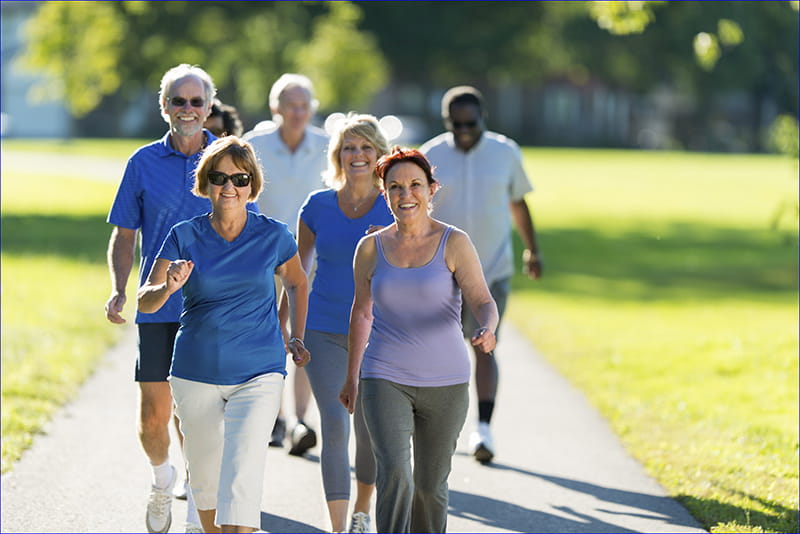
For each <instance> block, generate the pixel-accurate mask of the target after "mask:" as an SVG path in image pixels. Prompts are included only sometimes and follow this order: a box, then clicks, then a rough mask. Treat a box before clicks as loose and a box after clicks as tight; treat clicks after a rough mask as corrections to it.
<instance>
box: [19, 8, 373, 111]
mask: <svg viewBox="0 0 800 534" xmlns="http://www.w3.org/2000/svg"><path fill="white" fill-rule="evenodd" d="M358 20H359V10H358V8H357V7H356V6H354V5H352V4H351V3H349V2H331V3H326V2H202V3H195V2H108V1H100V2H43V3H42V6H41V8H40V9H39V10H38V11H37V13H36V15H35V16H34V17H33V19H32V20H31V22H30V36H31V43H30V47H29V52H28V53H27V54H26V55H25V56H24V58H23V63H24V64H26V65H28V66H29V67H30V68H34V69H38V70H40V71H43V72H46V73H48V74H50V75H51V80H52V81H53V83H56V84H61V86H63V90H62V91H52V90H48V91H46V93H47V95H48V96H50V97H53V98H60V97H61V96H63V97H64V98H66V100H67V102H68V105H69V108H70V110H71V111H72V112H73V114H75V115H76V116H80V115H83V114H85V113H87V112H89V111H91V110H93V109H94V108H95V107H96V106H97V105H98V104H99V102H100V99H101V98H103V97H105V96H109V95H112V94H114V93H115V92H116V91H117V90H119V91H120V92H121V93H122V94H123V96H125V97H126V98H135V97H137V96H138V95H139V93H140V91H141V90H142V89H144V90H147V91H151V92H155V90H156V88H157V87H158V83H159V81H160V78H161V76H162V75H163V73H164V72H165V71H166V70H167V69H169V68H170V67H172V66H174V65H177V64H178V63H192V64H198V65H200V66H202V67H203V68H205V69H206V70H207V71H208V72H209V74H211V76H212V77H213V78H214V81H215V83H216V84H217V86H218V87H219V88H220V89H221V95H222V97H223V99H225V100H227V101H230V102H232V103H234V104H235V105H236V106H237V107H239V108H240V109H241V110H242V111H245V112H253V113H255V112H259V113H263V112H264V111H265V110H266V109H268V103H267V98H268V93H269V87H270V86H271V85H272V83H273V82H274V81H275V80H276V79H277V78H278V76H280V74H281V73H283V72H287V71H304V70H306V69H310V70H313V71H314V72H316V73H319V75H320V76H324V83H325V84H326V92H327V94H326V98H329V99H332V100H329V101H323V104H324V105H326V106H330V107H331V108H342V107H346V106H350V105H364V103H365V102H368V100H369V99H370V98H371V97H372V95H374V94H375V93H376V92H377V91H378V90H379V89H380V88H381V87H382V85H383V83H384V82H385V77H386V75H385V73H386V67H385V62H384V60H383V57H382V56H381V52H380V50H378V49H377V47H376V46H374V44H373V41H372V38H371V37H370V35H369V34H368V33H366V32H364V31H362V30H360V29H359V28H358V27H357V23H358ZM312 28H314V31H313V32H312ZM299 54H301V55H302V56H303V59H302V61H299V60H298V55H299ZM359 61H360V62H361V66H362V67H366V68H368V69H370V70H368V71H363V72H361V71H358V72H356V73H355V74H354V71H355V69H354V67H353V65H355V64H356V63H357V62H359ZM315 81H316V82H317V83H322V80H315ZM154 106H155V104H154Z"/></svg>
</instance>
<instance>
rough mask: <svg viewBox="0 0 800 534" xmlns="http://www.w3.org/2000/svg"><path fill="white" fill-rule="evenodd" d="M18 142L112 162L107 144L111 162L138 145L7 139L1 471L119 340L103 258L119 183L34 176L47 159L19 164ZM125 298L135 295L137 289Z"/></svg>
mask: <svg viewBox="0 0 800 534" xmlns="http://www.w3.org/2000/svg"><path fill="white" fill-rule="evenodd" d="M18 144H23V145H24V147H22V148H21V150H25V149H27V150H28V151H30V152H33V151H36V152H39V153H41V152H47V151H50V150H51V147H52V146H59V147H61V150H63V151H64V153H67V154H81V153H82V154H91V153H93V150H96V151H97V153H100V154H103V156H104V157H111V155H110V153H107V152H106V150H107V149H108V148H109V147H110V146H113V151H112V152H113V157H120V156H119V154H121V153H123V151H125V152H126V154H128V155H129V154H130V152H131V147H132V146H135V145H131V142H130V141H128V142H127V148H125V149H120V148H119V147H120V146H121V145H122V143H121V142H119V141H115V142H110V143H109V142H99V143H98V142H95V141H90V142H78V143H70V144H68V145H65V144H63V143H61V142H52V143H48V142H45V143H41V142H24V143H16V142H11V143H8V142H7V141H5V140H4V141H3V145H2V150H3V158H2V160H3V168H2V171H3V174H2V193H1V196H0V199H1V201H0V209H2V236H3V241H2V245H3V248H2V256H1V258H0V262H1V263H2V266H1V269H2V286H3V298H2V311H1V312H0V313H2V321H3V323H2V331H3V335H2V346H1V349H2V406H3V409H2V472H6V471H7V470H8V469H10V468H11V466H12V465H13V463H14V462H15V461H16V460H17V459H18V458H19V456H20V454H21V453H22V451H24V450H25V449H26V448H27V447H28V446H30V444H31V442H32V440H33V437H34V435H35V434H36V433H37V432H39V431H41V429H42V426H43V425H44V423H45V422H47V420H48V419H49V417H50V415H51V414H52V413H53V411H54V410H56V409H57V408H58V407H60V406H61V405H63V404H64V402H66V401H67V400H68V399H70V398H72V396H73V395H74V394H75V392H76V391H77V389H78V387H79V386H80V385H81V383H82V382H83V381H84V380H85V379H86V377H87V376H89V374H90V373H91V372H92V370H93V368H94V366H95V364H96V363H97V362H98V360H99V359H100V357H101V356H102V355H103V354H104V352H105V350H106V349H107V348H108V347H109V346H110V345H111V344H112V343H113V342H114V341H115V340H116V339H118V337H119V334H121V331H120V329H118V328H114V327H112V326H111V325H110V323H108V321H106V319H105V316H104V313H103V305H104V303H105V301H106V299H107V298H108V294H109V291H110V282H109V275H108V268H107V267H106V262H105V250H106V245H107V243H108V237H109V234H110V232H111V227H110V225H108V224H106V222H105V217H106V213H107V211H108V208H109V206H110V203H111V201H112V199H113V197H114V193H115V192H116V183H113V182H111V181H109V180H108V178H107V177H103V176H88V175H87V176H86V178H85V179H78V178H74V177H72V176H73V175H81V174H84V175H85V174H86V173H87V172H89V171H87V168H81V169H79V170H76V169H65V170H64V172H63V173H51V174H46V173H42V172H41V171H38V172H36V174H35V175H32V174H31V168H37V169H40V168H41V167H40V166H39V165H37V163H42V161H41V156H40V155H38V154H37V157H36V159H32V160H31V162H30V165H21V166H17V165H12V164H10V163H8V161H9V159H10V158H6V157H5V156H6V155H7V151H8V150H17V148H18ZM56 152H58V151H56ZM118 178H119V177H117V179H118ZM103 180H104V181H103ZM132 281H133V280H132ZM128 291H129V294H131V295H132V294H133V292H134V291H135V284H134V283H132V284H130V285H129V290H128ZM126 316H127V317H131V313H130V310H129V311H128V313H127V314H126ZM132 372H133V371H132V370H131V373H132Z"/></svg>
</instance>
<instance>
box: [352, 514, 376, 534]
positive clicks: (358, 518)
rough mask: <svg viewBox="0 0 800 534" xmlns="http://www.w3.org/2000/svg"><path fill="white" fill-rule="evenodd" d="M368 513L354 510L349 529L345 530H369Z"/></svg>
mask: <svg viewBox="0 0 800 534" xmlns="http://www.w3.org/2000/svg"><path fill="white" fill-rule="evenodd" d="M369 523H370V520H369V514H365V513H364V512H356V513H354V514H353V518H352V519H351V521H350V529H349V530H348V531H347V532H369Z"/></svg>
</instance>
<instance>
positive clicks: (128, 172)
mask: <svg viewBox="0 0 800 534" xmlns="http://www.w3.org/2000/svg"><path fill="white" fill-rule="evenodd" d="M205 134H206V140H207V142H208V143H211V142H212V141H214V140H216V137H214V135H213V134H211V132H209V131H207V130H206V131H205ZM201 155H202V151H201V152H199V153H197V154H194V155H192V156H187V155H186V154H183V153H182V152H178V151H177V150H175V149H173V148H172V146H170V143H169V133H167V134H166V135H164V137H162V138H161V139H159V140H158V141H154V142H153V143H150V144H149V145H145V146H143V147H141V148H139V149H138V150H137V151H136V152H134V154H133V155H132V156H131V157H130V159H129V160H128V165H127V166H126V167H125V174H124V175H123V177H122V182H121V183H120V184H119V189H118V190H117V196H116V198H115V199H114V204H113V205H112V206H111V210H110V211H109V213H108V219H107V221H108V222H110V223H111V224H113V225H115V226H120V227H122V228H128V229H130V230H137V229H139V228H141V242H140V246H141V261H140V263H139V286H140V287H141V286H142V285H143V284H144V283H145V282H146V281H147V277H148V276H150V269H151V268H152V267H153V263H154V262H155V257H156V253H157V252H158V250H159V248H161V244H162V243H163V242H164V238H165V237H166V236H167V232H169V229H170V228H172V227H173V226H174V225H176V224H178V223H179V222H181V221H185V220H187V219H191V218H192V217H196V216H197V215H200V214H202V213H208V212H210V211H211V202H210V201H209V200H208V199H207V198H202V197H197V196H195V195H194V194H193V193H192V188H193V187H194V171H195V167H196V166H197V162H198V161H199V160H200V156H201ZM248 209H251V210H254V211H256V212H257V211H258V207H257V206H256V204H254V203H250V204H248ZM180 314H181V298H180V296H179V295H178V294H177V293H176V294H174V295H172V296H171V297H170V299H169V300H168V301H167V302H166V303H165V304H164V306H162V307H161V309H160V310H158V311H157V312H156V313H141V312H137V313H136V322H137V323H174V322H177V321H178V318H179V317H180Z"/></svg>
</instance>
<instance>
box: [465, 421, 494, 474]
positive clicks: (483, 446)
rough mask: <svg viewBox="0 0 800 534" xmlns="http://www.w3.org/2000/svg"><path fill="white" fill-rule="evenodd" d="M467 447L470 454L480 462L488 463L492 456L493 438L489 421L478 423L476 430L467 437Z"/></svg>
mask: <svg viewBox="0 0 800 534" xmlns="http://www.w3.org/2000/svg"><path fill="white" fill-rule="evenodd" d="M469 449H470V451H472V455H473V456H474V457H475V459H476V460H478V461H479V462H480V463H482V464H488V463H489V462H491V461H492V458H494V440H493V439H492V431H491V430H490V429H489V423H484V422H483V421H481V422H479V423H478V430H477V431H476V432H473V433H472V435H471V436H470V437H469Z"/></svg>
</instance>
